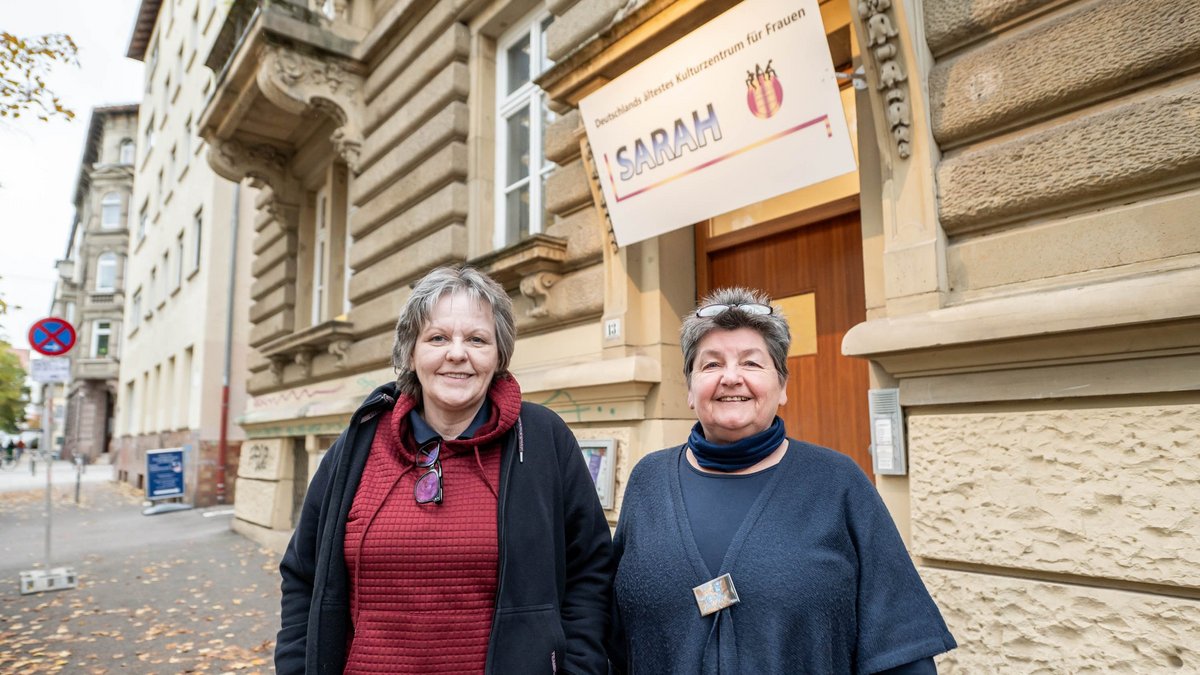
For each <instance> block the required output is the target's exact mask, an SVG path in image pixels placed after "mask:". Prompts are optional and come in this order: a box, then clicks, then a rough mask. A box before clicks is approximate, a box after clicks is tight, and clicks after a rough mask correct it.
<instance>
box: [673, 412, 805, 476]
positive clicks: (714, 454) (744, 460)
mask: <svg viewBox="0 0 1200 675" xmlns="http://www.w3.org/2000/svg"><path fill="white" fill-rule="evenodd" d="M786 436H787V430H786V429H784V427H783V420H782V419H780V418H779V416H778V415H776V416H775V421H774V422H772V423H771V426H769V427H767V428H766V429H763V430H762V431H760V432H758V433H756V434H752V435H750V436H747V437H746V438H743V439H741V440H740V441H736V442H734V443H712V442H710V441H709V440H708V439H706V438H705V437H704V429H703V427H701V426H700V423H699V422H696V425H695V426H693V427H692V433H691V434H690V435H689V436H688V447H690V448H691V449H692V455H694V456H695V457H696V463H697V464H699V465H700V466H701V468H705V469H712V470H714V471H737V470H739V469H745V468H747V467H751V466H754V465H755V464H757V463H759V462H761V461H762V460H764V459H766V457H767V455H769V454H771V453H772V452H774V451H775V450H776V449H777V448H778V447H779V445H780V444H781V443H783V439H784V438H785V437H786Z"/></svg>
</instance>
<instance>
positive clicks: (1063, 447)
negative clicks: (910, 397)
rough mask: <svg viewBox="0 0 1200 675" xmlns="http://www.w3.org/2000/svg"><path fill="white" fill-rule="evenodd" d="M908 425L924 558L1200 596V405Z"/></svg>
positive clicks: (916, 541) (925, 419) (915, 418)
mask: <svg viewBox="0 0 1200 675" xmlns="http://www.w3.org/2000/svg"><path fill="white" fill-rule="evenodd" d="M908 423H909V438H910V441H909V442H910V452H911V453H912V457H913V462H912V469H911V472H910V488H911V490H912V520H913V525H912V548H913V552H914V553H915V554H916V555H919V556H923V557H927V558H936V559H939V560H949V561H956V562H966V563H977V564H982V565H994V566H1000V567H1006V568H1018V569H1024V570H1042V571H1049V572H1056V573H1064V574H1073V575H1081V576H1086V577H1096V578H1099V579H1111V580H1122V581H1136V582H1144V583H1154V584H1164V585H1170V586H1181V587H1186V588H1195V589H1200V509H1198V508H1197V505H1198V504H1200V501H1198V500H1200V444H1197V442H1196V439H1197V438H1200V405H1171V406H1153V407H1148V406H1136V407H1122V408H1081V409H1075V410H1047V411H1029V412H996V413H987V412H981V413H966V414H937V415H922V414H914V415H911V416H910V417H909V420H908ZM1198 665H1200V664H1198Z"/></svg>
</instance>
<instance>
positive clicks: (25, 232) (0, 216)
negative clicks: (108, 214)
mask: <svg viewBox="0 0 1200 675" xmlns="http://www.w3.org/2000/svg"><path fill="white" fill-rule="evenodd" d="M139 4H140V3H139V0H33V1H29V0H0V31H5V32H8V33H12V34H14V35H18V36H20V37H30V36H35V35H42V34H45V33H67V34H68V35H70V36H71V37H72V38H73V39H74V40H75V43H76V44H77V45H79V64H80V65H79V67H77V68H75V67H59V68H58V69H57V70H56V71H55V73H54V74H53V75H52V76H51V77H50V78H49V82H48V83H49V85H50V87H51V89H53V91H54V92H55V93H57V94H58V95H59V97H60V98H61V99H62V100H63V103H64V104H65V105H66V106H67V107H68V108H70V109H72V110H74V111H75V113H76V118H75V120H74V121H71V122H65V121H54V122H50V123H47V122H41V121H38V120H37V119H24V118H22V119H20V120H17V121H15V122H14V121H3V122H0V293H3V297H4V299H5V300H6V301H7V302H8V303H9V304H10V308H9V313H8V314H7V315H5V316H2V317H0V337H3V338H6V339H8V340H9V341H10V342H12V344H13V346H15V347H18V348H27V347H28V346H29V344H28V340H27V338H26V333H27V332H28V330H29V326H30V325H31V324H32V323H33V322H34V321H36V320H37V319H39V318H41V317H44V316H46V314H47V312H48V311H49V309H50V300H51V297H52V295H53V292H54V280H55V275H56V272H55V269H54V262H55V261H56V260H58V259H59V258H61V257H62V256H63V254H64V253H65V252H66V247H67V235H68V234H69V233H70V228H71V219H72V217H73V215H74V206H73V205H72V203H71V201H72V197H73V193H74V191H75V182H76V179H77V178H78V175H79V160H80V157H81V156H82V155H83V137H84V133H85V132H86V131H87V125H88V119H89V113H90V111H91V109H92V108H93V107H96V106H103V105H116V104H123V103H137V102H138V101H140V99H141V95H142V63H141V62H140V61H134V60H132V59H127V58H125V50H126V48H127V47H128V46H129V36H130V34H131V33H132V32H133V21H134V16H135V15H136V14H137V9H138V6H139ZM11 305H21V309H19V310H13V309H12V307H11Z"/></svg>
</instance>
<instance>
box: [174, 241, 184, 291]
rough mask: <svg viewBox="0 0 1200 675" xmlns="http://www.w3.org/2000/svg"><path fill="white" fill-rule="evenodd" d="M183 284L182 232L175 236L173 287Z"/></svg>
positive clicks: (176, 287)
mask: <svg viewBox="0 0 1200 675" xmlns="http://www.w3.org/2000/svg"><path fill="white" fill-rule="evenodd" d="M182 285H183V233H182V232H180V233H179V236H177V237H175V283H174V289H178V288H179V287H180V286H182Z"/></svg>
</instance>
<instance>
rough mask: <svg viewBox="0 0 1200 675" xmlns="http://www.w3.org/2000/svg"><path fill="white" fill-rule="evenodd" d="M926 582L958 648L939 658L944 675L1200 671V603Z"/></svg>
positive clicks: (998, 581)
mask: <svg viewBox="0 0 1200 675" xmlns="http://www.w3.org/2000/svg"><path fill="white" fill-rule="evenodd" d="M921 576H922V578H924V580H925V584H926V586H927V587H928V588H929V590H930V591H931V592H932V593H933V595H934V597H935V598H937V601H938V604H939V605H940V606H941V608H942V614H943V615H944V616H945V618H946V622H947V623H948V624H949V625H950V628H951V630H952V631H954V637H955V639H957V640H958V644H959V645H960V647H959V648H958V649H956V650H954V651H952V652H950V653H948V654H946V655H945V656H942V657H940V658H939V659H938V672H940V673H1195V672H1198V671H1200V652H1198V651H1197V649H1196V645H1198V644H1200V601H1197V600H1192V599H1183V598H1173V597H1163V596H1156V595H1150V594H1145V593H1132V592H1129V591H1121V590H1112V589H1098V588H1087V587H1082V586H1076V585H1072V584H1063V583H1051V582H1042V581H1032V580H1028V579H1016V578H1012V577H1004V576H993V575H984V574H972V573H969V572H958V571H951V570H938V569H930V568H924V569H922V570H921ZM1001 654H1002V655H1003V658H998V657H997V655H1001Z"/></svg>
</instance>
